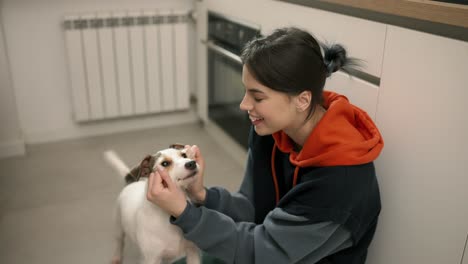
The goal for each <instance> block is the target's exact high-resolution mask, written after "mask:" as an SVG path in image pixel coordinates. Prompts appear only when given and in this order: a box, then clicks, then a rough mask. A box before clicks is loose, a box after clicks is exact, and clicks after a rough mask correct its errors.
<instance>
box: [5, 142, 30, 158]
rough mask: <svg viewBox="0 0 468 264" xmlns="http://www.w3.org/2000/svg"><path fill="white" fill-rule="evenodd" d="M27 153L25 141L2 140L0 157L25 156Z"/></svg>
mask: <svg viewBox="0 0 468 264" xmlns="http://www.w3.org/2000/svg"><path fill="white" fill-rule="evenodd" d="M25 154H26V146H25V144H24V141H22V140H15V141H11V142H0V159H3V158H8V157H15V156H24V155H25Z"/></svg>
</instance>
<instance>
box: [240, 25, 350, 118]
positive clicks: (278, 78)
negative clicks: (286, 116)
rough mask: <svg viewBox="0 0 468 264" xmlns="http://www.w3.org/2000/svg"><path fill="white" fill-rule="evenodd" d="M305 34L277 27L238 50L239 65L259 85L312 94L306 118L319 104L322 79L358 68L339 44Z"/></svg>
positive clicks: (299, 30)
mask: <svg viewBox="0 0 468 264" xmlns="http://www.w3.org/2000/svg"><path fill="white" fill-rule="evenodd" d="M322 46H323V47H322V48H323V50H324V56H322V52H321V49H320V44H319V43H318V41H317V40H316V39H315V38H314V37H313V36H312V35H311V34H309V33H308V32H306V31H304V30H301V29H298V28H294V27H288V28H280V29H277V30H275V31H274V32H273V33H272V34H270V35H268V36H265V37H258V38H256V39H253V40H251V41H250V42H249V43H247V44H246V45H245V47H244V49H243V51H242V55H241V59H242V63H243V64H244V65H245V66H246V67H247V68H248V69H249V72H250V73H251V74H252V75H253V77H254V78H255V79H256V80H257V81H258V82H260V83H261V84H263V85H265V86H267V87H269V88H271V89H273V90H276V91H279V92H284V93H286V94H289V95H298V94H300V93H301V92H303V91H311V92H312V95H313V96H312V102H311V108H310V110H309V115H308V118H309V117H310V116H311V115H312V113H313V112H314V111H315V108H316V106H317V105H318V104H321V103H322V93H323V87H324V85H325V80H326V78H327V77H328V76H330V75H331V74H332V73H333V72H336V71H337V70H340V69H342V70H344V71H346V72H348V71H350V70H352V69H350V68H349V66H353V65H358V63H357V61H356V60H355V59H351V58H348V57H346V50H345V49H344V48H343V47H342V46H341V45H339V44H334V45H330V46H326V45H323V44H322Z"/></svg>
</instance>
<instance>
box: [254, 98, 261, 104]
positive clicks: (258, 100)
mask: <svg viewBox="0 0 468 264" xmlns="http://www.w3.org/2000/svg"><path fill="white" fill-rule="evenodd" d="M262 100H263V99H262V98H254V101H255V102H257V103H258V102H261V101H262Z"/></svg>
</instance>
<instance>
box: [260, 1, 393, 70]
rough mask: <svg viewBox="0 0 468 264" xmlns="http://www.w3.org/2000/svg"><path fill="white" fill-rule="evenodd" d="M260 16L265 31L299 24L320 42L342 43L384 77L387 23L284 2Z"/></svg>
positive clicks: (298, 25) (278, 3)
mask: <svg viewBox="0 0 468 264" xmlns="http://www.w3.org/2000/svg"><path fill="white" fill-rule="evenodd" d="M272 13H273V14H274V15H271V14H272ZM258 19H259V20H261V21H262V22H261V25H262V34H268V32H270V31H271V30H272V29H274V28H278V27H284V26H296V27H299V28H302V29H305V30H307V31H309V32H310V33H312V34H313V35H314V36H315V37H316V38H317V39H318V40H319V41H322V42H325V43H330V44H332V43H339V44H342V45H343V46H344V47H345V48H346V49H347V51H348V54H349V55H350V56H351V57H356V58H359V59H361V60H363V62H364V68H363V69H362V71H364V72H366V73H368V74H370V75H373V76H375V77H380V76H381V70H382V60H383V52H384V44H385V34H386V29H387V26H386V25H385V24H382V23H378V22H374V21H369V20H365V19H360V18H356V17H351V16H346V15H341V14H337V13H332V12H327V11H323V10H319V9H314V8H310V7H304V6H298V5H293V4H289V3H284V2H276V3H275V5H273V4H272V5H271V7H269V12H268V13H265V14H264V15H263V16H262V15H261V16H259V17H258Z"/></svg>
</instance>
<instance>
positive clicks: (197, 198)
mask: <svg viewBox="0 0 468 264" xmlns="http://www.w3.org/2000/svg"><path fill="white" fill-rule="evenodd" d="M185 148H186V149H187V156H189V157H190V158H192V159H194V160H195V161H196V162H197V163H198V165H199V169H198V173H197V177H196V178H195V180H194V181H193V182H192V183H190V184H189V186H188V188H187V194H188V195H189V197H190V199H191V200H192V201H193V202H195V203H197V204H203V203H204V202H205V198H206V189H205V186H204V185H203V175H204V173H205V159H204V158H203V156H202V155H201V152H200V149H199V148H198V146H197V145H193V146H190V145H185Z"/></svg>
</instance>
